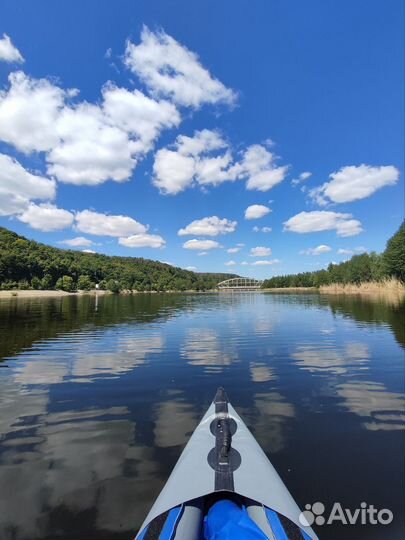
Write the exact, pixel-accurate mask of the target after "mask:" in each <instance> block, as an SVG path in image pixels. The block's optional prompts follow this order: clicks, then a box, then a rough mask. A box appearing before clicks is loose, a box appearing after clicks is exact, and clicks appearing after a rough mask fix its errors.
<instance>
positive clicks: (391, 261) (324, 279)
mask: <svg viewBox="0 0 405 540" xmlns="http://www.w3.org/2000/svg"><path fill="white" fill-rule="evenodd" d="M388 278H395V279H397V280H399V281H402V282H405V221H404V222H402V225H401V226H400V228H399V229H398V231H397V232H396V233H395V234H394V235H393V236H392V237H391V238H390V239H389V240H388V242H387V245H386V248H385V251H384V252H383V253H380V254H378V253H374V252H372V253H362V254H361V255H354V256H353V257H352V258H351V259H349V260H347V261H344V262H341V263H339V264H332V263H331V264H329V266H328V268H327V269H326V270H317V271H315V272H303V273H299V274H289V275H285V276H274V277H272V278H269V279H266V280H265V281H264V282H263V288H264V289H273V288H284V287H321V286H323V285H331V284H337V283H341V284H348V283H355V284H360V283H364V282H368V281H377V282H378V281H383V280H385V279H388Z"/></svg>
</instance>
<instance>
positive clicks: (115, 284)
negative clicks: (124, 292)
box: [106, 279, 121, 293]
mask: <svg viewBox="0 0 405 540" xmlns="http://www.w3.org/2000/svg"><path fill="white" fill-rule="evenodd" d="M106 287H107V290H108V291H111V292H112V293H119V292H120V290H121V284H120V282H119V281H117V280H116V279H109V280H108V281H107V283H106Z"/></svg>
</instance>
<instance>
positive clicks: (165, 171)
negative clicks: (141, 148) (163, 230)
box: [153, 129, 231, 195]
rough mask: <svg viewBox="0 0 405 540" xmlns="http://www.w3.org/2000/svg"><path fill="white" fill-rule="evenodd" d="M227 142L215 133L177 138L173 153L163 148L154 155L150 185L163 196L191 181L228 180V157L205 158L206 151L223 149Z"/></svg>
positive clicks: (182, 188)
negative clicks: (151, 182)
mask: <svg viewBox="0 0 405 540" xmlns="http://www.w3.org/2000/svg"><path fill="white" fill-rule="evenodd" d="M226 146H227V143H226V142H225V141H224V140H223V139H222V137H221V136H220V135H219V134H218V133H217V132H216V131H210V130H208V129H204V130H202V131H196V132H195V133H194V136H193V137H187V136H185V135H179V136H178V137H177V139H176V142H175V143H174V145H173V147H174V150H170V149H168V148H162V149H160V150H159V151H158V152H156V155H155V162H154V164H153V172H154V180H153V183H154V184H155V186H156V187H158V188H159V189H160V190H161V191H162V192H163V193H165V194H169V195H175V194H176V193H179V192H180V191H183V190H184V189H186V188H187V187H189V186H190V185H192V184H193V183H194V182H198V183H200V184H209V183H214V184H216V183H219V182H221V181H225V180H229V179H230V177H229V174H228V173H227V170H226V167H227V166H228V165H229V162H230V160H231V158H230V156H228V154H226V155H225V157H224V156H219V157H214V158H213V157H207V154H208V153H209V152H213V151H217V150H219V149H222V148H225V147H226Z"/></svg>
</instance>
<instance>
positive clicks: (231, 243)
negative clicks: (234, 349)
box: [0, 0, 404, 278]
mask: <svg viewBox="0 0 405 540" xmlns="http://www.w3.org/2000/svg"><path fill="white" fill-rule="evenodd" d="M403 46H404V30H403V3H402V2H401V1H400V0H391V1H390V2H388V3H387V2H382V1H374V0H371V1H370V0H368V1H365V0H360V1H357V2H351V1H348V0H344V1H341V2H335V1H329V0H316V1H315V0H313V1H309V2H302V1H299V0H295V1H288V2H281V1H273V0H271V1H260V2H255V3H254V8H253V4H252V3H248V2H246V1H245V2H242V1H238V0H236V1H235V0H233V1H232V2H231V1H228V0H223V1H221V2H215V1H209V0H205V1H204V2H202V1H196V2H186V1H170V2H169V1H167V0H161V1H155V0H148V1H138V2H136V3H135V2H132V1H123V0H121V1H120V2H119V3H113V2H109V3H107V2H99V1H96V0H95V1H86V2H82V3H80V4H79V3H73V4H72V3H71V2H69V3H68V2H52V1H49V0H44V1H42V2H39V3H38V2H35V3H33V2H30V1H28V0H26V1H20V2H18V3H16V2H12V1H9V0H5V1H3V2H2V7H1V8H0V88H1V91H0V92H1V93H0V216H1V217H0V225H2V226H5V227H8V228H10V229H12V230H14V231H16V232H18V233H20V234H23V235H25V236H27V237H29V238H33V239H35V240H38V241H41V242H45V243H47V244H51V245H54V246H59V247H69V245H71V247H73V248H74V249H80V250H81V249H88V250H93V251H97V252H101V253H106V254H115V255H127V256H128V255H130V256H141V257H146V258H152V259H157V260H161V261H167V262H170V263H172V264H175V265H176V266H181V267H183V268H186V267H190V268H196V269H197V270H198V271H221V272H222V271H231V272H235V273H238V274H240V275H247V276H254V277H259V278H263V277H266V276H271V275H274V274H280V273H290V272H298V271H307V270H313V269H317V268H320V267H323V266H325V265H327V264H328V263H329V262H331V261H341V260H344V259H346V258H347V257H349V256H350V255H351V254H352V253H358V252H361V251H362V250H364V249H366V250H375V251H381V250H382V249H383V248H384V245H385V242H386V240H387V238H388V237H389V236H390V235H391V234H392V233H393V232H394V231H395V230H396V229H397V228H398V226H399V224H400V222H401V220H402V219H403V213H404V199H403V193H404V188H403V148H404V133H403V121H404V118H403V112H404V111H403V95H404V73H403V57H402V56H403ZM304 173H306V174H304ZM309 173H310V174H309ZM249 207H252V208H249ZM248 208H249V210H247V209H248ZM246 212H247V213H246ZM246 217H248V218H250V219H246ZM269 229H271V231H270V230H269ZM180 230H181V232H180V233H179V231H180ZM72 240H73V242H71V241H72ZM66 241H68V242H70V244H69V243H63V242H66ZM228 249H231V250H232V249H233V252H230V253H229V252H228V251H227V250H228ZM232 263H235V264H232Z"/></svg>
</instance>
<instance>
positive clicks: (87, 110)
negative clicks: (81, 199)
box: [47, 103, 136, 185]
mask: <svg viewBox="0 0 405 540" xmlns="http://www.w3.org/2000/svg"><path fill="white" fill-rule="evenodd" d="M58 134H59V136H60V140H59V142H58V143H57V144H55V145H54V146H53V148H52V149H51V151H50V152H49V154H48V156H47V161H48V163H49V165H48V172H49V174H53V175H55V176H57V178H58V179H59V180H60V181H62V182H66V183H69V184H76V185H83V184H87V185H97V184H100V183H102V182H105V181H106V180H108V179H111V180H115V181H117V182H123V181H125V180H128V178H129V177H130V176H131V174H132V171H133V169H134V167H135V164H136V161H135V159H134V158H133V154H132V151H131V141H130V140H129V138H128V135H127V133H125V132H124V131H123V130H121V129H119V128H117V127H116V126H112V125H110V124H109V123H108V122H107V121H106V118H105V116H104V114H103V112H102V110H101V109H100V107H98V106H96V105H91V104H88V103H81V104H79V105H78V106H77V107H75V108H66V109H64V110H63V111H62V112H61V114H60V116H59V119H58Z"/></svg>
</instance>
